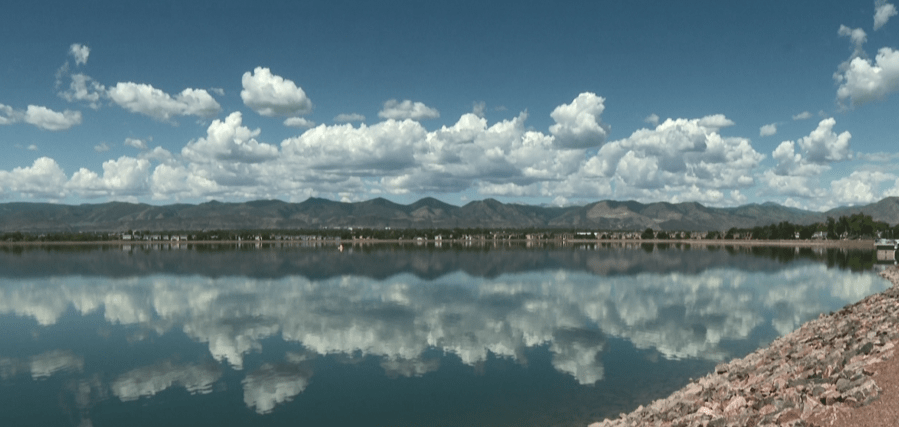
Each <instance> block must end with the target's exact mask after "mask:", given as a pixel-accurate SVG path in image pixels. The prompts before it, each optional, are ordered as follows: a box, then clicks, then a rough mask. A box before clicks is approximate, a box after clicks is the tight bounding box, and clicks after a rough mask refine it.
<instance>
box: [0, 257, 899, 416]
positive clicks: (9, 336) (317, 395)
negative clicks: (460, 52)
mask: <svg viewBox="0 0 899 427" xmlns="http://www.w3.org/2000/svg"><path fill="white" fill-rule="evenodd" d="M872 257H873V251H846V250H839V249H827V250H824V249H819V250H811V249H794V248H711V249H689V248H687V247H685V246H680V245H642V246H640V245H635V246H629V247H625V246H620V245H619V246H611V245H607V246H602V245H588V246H574V247H572V246H565V247H552V246H549V247H541V248H527V247H524V246H475V247H455V246H449V245H444V246H442V247H433V246H399V245H381V246H366V247H348V249H347V250H345V251H344V252H343V253H340V252H338V251H337V250H336V249H335V248H334V247H333V246H330V247H329V246H324V247H276V246H268V245H259V246H256V245H252V246H241V247H237V246H226V245H221V246H217V247H213V246H180V247H173V246H162V245H160V246H157V247H146V246H126V247H115V246H60V247H0V281H2V284H0V425H83V426H87V425H93V426H101V425H160V424H164V425H191V426H198V425H306V426H341V425H347V426H350V425H353V426H357V425H379V426H478V425H485V426H486V425H491V426H529V425H535V426H536V425H586V424H589V423H590V422H592V421H596V420H600V419H602V418H604V417H607V416H616V415H617V414H618V413H620V412H626V411H630V410H633V409H634V408H635V407H636V406H638V405H640V404H645V403H647V402H649V401H651V400H652V399H655V398H658V397H662V396H665V395H667V394H669V393H670V392H672V391H673V390H676V389H678V388H680V387H682V386H683V385H684V384H685V383H686V382H687V381H688V380H689V378H691V377H699V376H702V375H704V374H705V373H707V372H708V371H709V370H711V369H712V368H713V367H714V365H715V364H716V363H719V362H720V361H723V360H727V359H730V358H733V357H742V356H743V355H745V354H747V353H749V352H751V351H753V350H754V349H756V348H758V347H760V346H763V345H765V344H767V343H768V342H770V341H771V340H773V339H774V338H776V337H777V336H779V335H782V334H785V333H788V332H790V331H792V330H794V329H795V328H796V327H798V326H799V325H800V324H802V323H803V322H805V321H807V320H809V319H811V318H814V317H816V316H818V315H819V314H820V313H824V312H828V311H833V310H836V309H838V308H840V307H842V306H844V305H846V304H848V303H851V302H854V301H857V300H859V299H861V298H863V297H864V296H866V295H869V294H872V293H875V292H879V291H882V290H883V289H886V288H887V286H888V283H887V282H886V281H885V280H883V279H881V278H880V277H877V276H876V274H875V273H874V271H873V269H874V267H873V261H872V259H873V258H872Z"/></svg>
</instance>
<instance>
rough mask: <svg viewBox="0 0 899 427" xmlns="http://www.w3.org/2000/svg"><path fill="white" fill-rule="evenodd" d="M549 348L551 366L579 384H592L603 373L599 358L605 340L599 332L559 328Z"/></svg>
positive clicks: (599, 378)
mask: <svg viewBox="0 0 899 427" xmlns="http://www.w3.org/2000/svg"><path fill="white" fill-rule="evenodd" d="M553 338H554V339H553V343H552V346H550V350H551V351H552V352H553V360H552V364H553V366H554V367H555V368H556V369H558V370H559V371H560V372H565V373H567V374H570V375H571V376H573V377H574V378H576V379H577V380H578V382H580V383H581V384H593V383H595V382H597V381H599V380H601V379H603V376H604V375H605V370H604V369H603V366H602V362H601V361H600V360H599V358H600V355H601V354H602V351H603V350H604V349H605V346H606V340H605V337H603V336H602V334H601V333H599V332H597V331H591V330H586V329H561V330H559V331H558V332H556V334H555V336H554V337H553Z"/></svg>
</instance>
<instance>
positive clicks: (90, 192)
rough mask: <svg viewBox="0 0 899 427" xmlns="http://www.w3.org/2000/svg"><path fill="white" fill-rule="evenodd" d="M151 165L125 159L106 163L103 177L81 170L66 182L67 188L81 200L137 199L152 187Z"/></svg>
mask: <svg viewBox="0 0 899 427" xmlns="http://www.w3.org/2000/svg"><path fill="white" fill-rule="evenodd" d="M149 176H150V162H149V161H148V160H146V159H135V158H133V157H127V156H122V157H119V158H118V159H117V160H107V161H105V162H103V176H102V177H101V176H100V175H98V174H97V173H96V172H93V171H90V170H88V169H86V168H81V169H79V170H78V171H77V172H75V174H74V175H72V178H71V179H70V180H69V182H67V183H66V185H65V187H66V189H68V190H70V191H72V192H74V193H75V194H78V195H79V196H81V197H87V198H95V197H112V198H117V197H129V196H131V197H133V196H139V195H143V194H145V193H146V192H147V190H148V188H149Z"/></svg>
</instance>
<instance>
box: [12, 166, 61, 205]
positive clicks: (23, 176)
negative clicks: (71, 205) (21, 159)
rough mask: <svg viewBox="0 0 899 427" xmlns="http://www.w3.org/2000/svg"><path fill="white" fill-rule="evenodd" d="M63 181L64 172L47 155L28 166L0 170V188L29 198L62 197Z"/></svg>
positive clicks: (53, 198) (52, 198)
mask: <svg viewBox="0 0 899 427" xmlns="http://www.w3.org/2000/svg"><path fill="white" fill-rule="evenodd" d="M65 183H66V174H65V173H64V172H63V171H62V168H60V167H59V165H58V164H57V163H56V161H55V160H53V159H51V158H49V157H41V158H39V159H37V160H35V161H34V163H33V164H32V165H31V166H29V167H24V168H23V167H19V168H15V169H13V170H12V171H0V188H3V189H4V190H7V191H11V192H15V193H20V194H21V195H23V196H25V197H29V198H38V199H51V200H55V199H59V198H62V197H64V196H65V189H64V185H65Z"/></svg>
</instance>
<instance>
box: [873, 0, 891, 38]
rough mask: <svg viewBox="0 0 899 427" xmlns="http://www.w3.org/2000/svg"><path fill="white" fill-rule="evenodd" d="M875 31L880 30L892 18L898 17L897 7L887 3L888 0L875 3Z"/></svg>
mask: <svg viewBox="0 0 899 427" xmlns="http://www.w3.org/2000/svg"><path fill="white" fill-rule="evenodd" d="M874 5H875V7H874V31H877V30H879V29H880V28H881V27H883V26H884V24H886V23H887V21H889V20H890V18H891V17H893V16H896V13H897V12H896V6H893V5H892V4H890V3H887V2H886V0H877V1H876V2H875V3H874Z"/></svg>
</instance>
